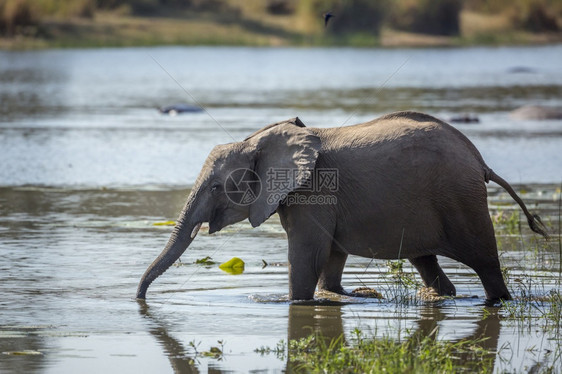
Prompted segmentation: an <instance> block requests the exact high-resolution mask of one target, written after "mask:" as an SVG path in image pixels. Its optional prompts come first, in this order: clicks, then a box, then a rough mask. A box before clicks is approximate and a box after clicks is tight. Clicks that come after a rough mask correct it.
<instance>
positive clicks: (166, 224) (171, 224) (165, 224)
mask: <svg viewBox="0 0 562 374" xmlns="http://www.w3.org/2000/svg"><path fill="white" fill-rule="evenodd" d="M175 225H176V221H164V222H154V223H153V224H152V226H175Z"/></svg>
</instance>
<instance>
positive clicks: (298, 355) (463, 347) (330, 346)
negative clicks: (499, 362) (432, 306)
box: [257, 329, 495, 373]
mask: <svg viewBox="0 0 562 374" xmlns="http://www.w3.org/2000/svg"><path fill="white" fill-rule="evenodd" d="M436 335H437V329H435V330H433V331H432V332H431V333H430V334H429V335H426V336H423V335H421V334H413V335H411V336H410V337H408V338H406V339H404V340H399V339H398V340H397V339H393V338H391V337H389V336H383V337H381V338H375V337H371V336H366V335H365V334H364V333H363V332H362V331H361V330H359V329H355V330H354V331H353V336H352V338H351V342H350V343H347V342H346V341H345V339H344V338H343V336H340V337H338V338H336V339H326V338H324V337H322V336H320V335H318V334H315V335H310V336H308V337H306V338H301V339H295V340H290V341H289V342H288V344H286V345H284V351H283V352H284V353H285V356H284V357H282V359H285V358H288V361H289V365H290V367H291V370H292V371H295V372H307V373H452V372H459V371H470V372H480V373H487V372H491V371H492V370H493V357H494V355H495V352H491V351H489V350H486V349H484V348H483V347H482V342H484V341H485V340H486V338H479V339H462V340H460V341H457V342H452V341H440V340H437V339H436ZM280 344H281V343H280ZM280 344H278V345H277V347H276V348H274V349H271V348H267V347H266V348H264V347H262V348H261V349H260V350H259V351H257V352H259V353H264V354H268V353H270V352H273V353H276V354H278V353H279V350H280Z"/></svg>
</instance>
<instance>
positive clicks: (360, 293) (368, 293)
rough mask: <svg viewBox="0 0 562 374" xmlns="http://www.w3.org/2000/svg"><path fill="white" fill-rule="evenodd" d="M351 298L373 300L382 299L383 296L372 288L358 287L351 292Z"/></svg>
mask: <svg viewBox="0 0 562 374" xmlns="http://www.w3.org/2000/svg"><path fill="white" fill-rule="evenodd" d="M350 295H351V296H357V297H372V298H374V299H384V296H383V295H382V294H381V293H380V292H379V291H377V290H375V289H374V288H370V287H359V288H356V289H354V290H353V291H351V293H350Z"/></svg>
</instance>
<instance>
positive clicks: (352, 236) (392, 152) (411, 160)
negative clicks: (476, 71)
mask: <svg viewBox="0 0 562 374" xmlns="http://www.w3.org/2000/svg"><path fill="white" fill-rule="evenodd" d="M240 168H247V169H250V170H252V171H253V172H255V174H256V175H257V176H258V177H259V180H260V181H261V182H262V185H261V187H262V188H261V190H260V191H256V195H257V198H256V199H255V201H253V202H252V203H251V204H248V205H240V204H236V203H234V202H233V201H232V200H231V199H229V198H228V196H227V194H226V193H225V190H226V191H228V190H230V189H231V188H233V186H232V185H229V180H228V176H229V174H230V173H231V172H232V171H234V170H236V169H240ZM272 169H274V170H280V169H284V170H285V169H291V170H294V173H292V174H291V175H292V179H291V181H290V183H273V184H272V185H274V186H275V187H274V188H273V189H272V188H271V186H272V185H267V184H266V181H268V178H271V175H268V174H267V172H268V170H272ZM326 169H330V170H337V173H338V178H337V179H338V185H337V188H333V186H325V185H323V184H322V180H320V178H319V176H318V173H315V171H319V170H326ZM490 180H491V181H494V182H496V183H498V184H499V185H501V186H502V187H503V188H505V189H506V190H507V191H508V192H509V193H510V195H511V196H512V197H513V198H514V199H515V200H516V201H517V202H518V204H519V205H520V206H521V208H522V209H523V212H524V213H525V215H526V216H527V219H528V222H529V225H530V227H531V229H533V231H535V232H537V233H540V234H542V235H544V236H545V237H546V232H545V231H544V228H543V226H542V223H541V222H540V219H539V218H538V217H537V216H533V215H531V214H530V213H529V212H528V210H527V208H526V207H525V204H524V203H523V201H521V199H520V198H519V197H518V196H517V195H516V194H515V192H514V191H513V189H512V188H511V186H510V185H509V184H508V183H507V182H506V181H505V180H503V179H502V178H501V177H499V176H498V175H496V174H495V173H494V172H493V171H492V170H491V169H490V168H489V167H488V166H487V165H486V164H485V162H484V160H483V159H482V156H481V155H480V153H479V152H478V150H477V149H476V148H475V147H474V145H473V144H472V143H471V142H470V141H469V140H468V139H467V138H466V137H465V136H464V135H463V134H461V133H460V132H459V131H458V130H456V129H455V128H453V127H452V126H450V125H448V124H446V123H444V122H442V121H440V120H438V119H436V118H434V117H431V116H429V115H426V114H421V113H414V112H399V113H393V114H389V115H386V116H383V117H381V118H378V119H375V120H373V121H370V122H366V123H362V124H358V125H354V126H347V127H336V128H328V129H317V128H306V127H304V124H302V122H301V121H300V120H299V119H298V118H295V119H292V120H288V121H284V122H280V123H277V124H273V125H269V126H267V127H265V128H263V129H262V130H259V131H257V132H256V133H254V134H252V135H250V136H249V137H248V138H246V139H245V140H244V141H242V142H236V143H230V144H226V145H220V146H217V147H215V148H214V149H213V150H212V152H211V154H210V155H209V157H208V158H207V160H206V161H205V164H204V165H203V169H202V170H201V173H200V174H199V177H198V178H197V181H196V182H195V185H194V187H193V190H192V192H191V194H190V196H189V197H188V199H187V203H186V205H185V207H184V209H183V211H182V213H181V214H180V217H179V219H178V224H177V225H176V228H175V229H174V232H173V233H172V235H171V237H170V239H169V241H168V244H167V245H166V247H165V248H164V250H163V251H162V253H161V254H160V256H158V258H157V259H156V260H154V262H153V263H152V264H151V265H150V266H149V268H148V269H147V270H146V272H145V274H144V275H143V277H142V279H141V282H140V284H139V288H138V291H137V298H140V299H144V298H145V297H146V291H147V289H148V286H149V285H150V284H151V283H152V281H154V280H155V279H156V278H157V277H158V276H159V275H161V274H162V273H163V272H164V271H166V269H167V268H168V267H169V266H171V265H172V264H173V263H174V262H175V261H176V260H177V259H178V258H179V257H180V256H181V254H182V253H183V252H184V251H185V249H186V248H187V247H188V246H189V244H190V243H191V241H192V240H193V237H192V236H193V235H191V234H192V233H193V232H194V231H196V230H194V228H196V226H197V225H198V224H200V223H201V222H209V233H213V232H216V231H219V230H221V229H222V228H223V227H225V226H227V225H230V224H233V223H235V222H239V221H241V220H244V219H246V218H248V219H249V221H250V223H251V224H252V226H254V227H256V226H259V225H260V224H262V223H263V222H264V221H265V220H266V219H267V218H269V217H270V216H271V215H272V214H273V213H275V212H277V213H278V214H279V216H280V218H281V223H282V225H283V228H284V229H285V231H286V232H287V235H288V241H289V297H290V299H291V300H304V299H312V298H313V297H314V291H315V289H316V287H317V286H318V288H319V289H323V290H327V291H332V292H337V293H345V291H344V290H343V288H342V286H341V277H342V272H343V269H344V266H345V262H346V260H347V256H348V255H350V254H351V255H357V256H362V257H368V258H379V259H397V258H407V259H408V260H409V261H411V263H412V264H413V265H414V266H415V267H416V269H417V270H418V271H419V273H420V275H421V277H422V279H423V281H424V283H425V285H426V286H428V287H432V288H434V289H435V291H436V292H437V293H438V294H440V295H455V292H456V291H455V287H454V286H453V284H452V283H451V282H450V280H449V279H448V278H447V276H446V275H445V274H444V273H443V270H442V269H441V267H440V266H439V264H438V262H437V257H436V255H441V256H446V257H449V258H452V259H454V260H456V261H459V262H462V263H463V264H466V265H467V266H469V267H471V268H472V269H474V270H475V271H476V273H477V274H478V276H479V277H480V279H481V281H482V284H483V285H484V289H485V292H486V297H487V299H488V300H497V299H510V298H511V296H510V294H509V292H508V290H507V287H506V285H505V282H504V280H503V278H502V274H501V270H500V264H499V260H498V253H497V248H496V240H495V236H494V229H493V226H492V222H491V219H490V216H489V213H488V205H487V191H486V183H487V182H489V181H490ZM310 183H311V185H312V186H320V187H321V188H319V190H314V189H311V188H309V185H310ZM287 194H288V195H289V199H288V200H283V199H281V197H283V196H285V195H287ZM296 195H299V197H300V198H301V199H305V200H304V201H306V203H302V202H301V203H298V204H294V203H293V204H290V203H288V202H289V201H291V197H296ZM318 196H323V197H326V196H329V197H330V199H331V200H330V203H322V204H320V203H310V201H313V199H312V198H316V197H318ZM311 197H312V198H311ZM299 201H300V200H299ZM314 201H318V199H316V200H314Z"/></svg>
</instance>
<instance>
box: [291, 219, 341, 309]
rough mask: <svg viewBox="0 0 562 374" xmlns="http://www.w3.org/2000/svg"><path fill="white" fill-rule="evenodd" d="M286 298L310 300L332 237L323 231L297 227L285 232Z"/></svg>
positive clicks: (321, 271)
mask: <svg viewBox="0 0 562 374" xmlns="http://www.w3.org/2000/svg"><path fill="white" fill-rule="evenodd" d="M287 234H288V236H289V299H291V300H310V299H313V298H314V291H315V290H316V285H317V284H318V280H319V279H320V276H321V274H322V273H323V269H324V266H325V265H326V263H327V261H328V258H329V256H330V247H331V243H332V236H331V234H329V233H328V231H327V230H325V229H324V230H322V229H320V228H315V227H310V225H308V227H307V228H305V226H304V225H303V226H301V228H300V229H293V230H289V231H288V233H287Z"/></svg>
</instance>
